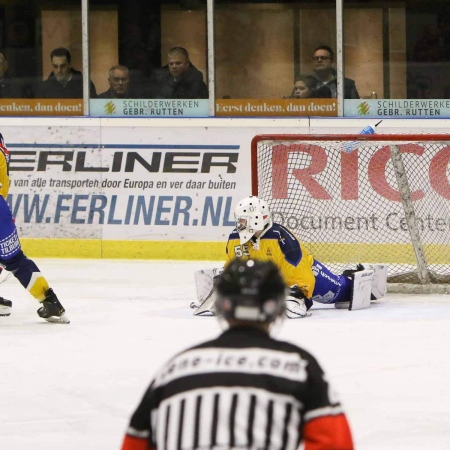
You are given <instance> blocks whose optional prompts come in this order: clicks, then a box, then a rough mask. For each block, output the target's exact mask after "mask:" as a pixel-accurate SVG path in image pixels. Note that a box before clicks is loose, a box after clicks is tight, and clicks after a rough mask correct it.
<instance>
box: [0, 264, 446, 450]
mask: <svg viewBox="0 0 450 450" xmlns="http://www.w3.org/2000/svg"><path fill="white" fill-rule="evenodd" d="M36 262H37V263H38V265H39V266H40V269H41V271H42V272H43V273H44V274H45V275H46V276H47V278H48V280H49V281H50V283H51V285H52V287H53V288H54V290H55V292H56V293H57V295H58V297H59V298H60V300H61V302H62V303H63V305H64V306H65V308H66V311H67V316H69V318H70V319H71V323H70V324H69V325H57V324H50V323H47V322H45V321H43V320H42V319H40V318H39V317H38V316H37V314H36V310H37V308H38V304H37V302H36V301H35V300H34V299H33V298H32V297H31V296H30V295H29V294H28V293H27V292H26V291H25V290H24V289H23V288H22V287H21V286H20V285H19V283H18V282H17V281H16V280H15V279H14V278H10V279H8V280H6V282H4V283H3V284H1V285H0V295H1V296H3V297H5V298H9V299H11V300H13V303H14V305H13V313H12V314H11V316H9V317H0V383H1V384H0V448H1V449H2V450H91V449H92V450H94V449H95V450H109V449H119V448H120V446H121V442H122V437H123V433H124V431H125V428H126V426H127V423H128V419H129V417H130V414H131V413H132V411H133V410H134V408H135V407H136V405H137V403H138V401H139V400H140V398H141V396H142V394H143V392H144V390H145V389H146V387H147V385H148V383H149V381H150V379H151V377H152V375H153V373H154V372H155V370H156V369H157V368H158V367H159V366H160V365H161V363H162V362H164V361H165V360H166V359H167V358H168V357H170V356H172V354H173V353H175V352H178V351H180V350H182V349H184V348H186V347H188V346H191V345H193V344H196V343H198V342H200V341H203V340H206V339H210V338H213V337H215V336H216V335H217V334H218V333H219V332H220V328H219V325H218V323H217V321H216V319H215V318H214V317H195V316H193V315H192V310H190V309H189V304H190V303H191V301H193V300H195V288H194V285H193V272H194V270H198V269H203V268H212V267H217V266H218V263H214V262H206V263H205V262H169V261H162V262H154V261H118V260H114V261H109V260H100V261H99V260H51V259H42V260H36ZM278 337H279V338H281V339H284V340H289V341H292V342H294V343H296V344H298V345H300V346H303V347H304V348H306V349H307V350H309V351H311V352H312V353H313V354H314V355H315V356H316V357H317V358H318V360H319V362H320V363H321V364H322V366H323V367H324V369H325V370H326V371H327V372H328V374H329V378H330V379H331V380H332V382H333V383H334V385H335V387H336V388H337V391H338V392H339V393H340V396H341V400H342V402H343V404H344V407H345V409H346V412H347V415H348V418H349V421H350V425H351V428H352V432H353V436H354V440H355V444H356V448H357V449H362V450H388V449H389V450H391V449H392V450H394V449H395V450H398V449H408V450H411V449H418V450H419V449H420V450H424V449H433V450H438V449H442V450H444V449H445V450H447V449H450V387H449V386H450V370H449V369H450V296H444V295H442V296H439V295H433V296H425V295H414V296H407V295H401V294H390V295H388V296H387V297H386V298H385V299H383V300H381V301H379V302H378V303H376V304H374V305H372V306H371V307H370V308H369V309H366V310H362V311H347V310H336V309H334V308H333V309H330V308H327V307H323V306H321V305H316V306H315V309H314V313H313V315H312V316H311V317H309V318H306V319H300V320H285V322H284V324H283V326H282V328H281V329H280V331H279V333H278Z"/></svg>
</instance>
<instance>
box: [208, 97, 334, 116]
mask: <svg viewBox="0 0 450 450" xmlns="http://www.w3.org/2000/svg"><path fill="white" fill-rule="evenodd" d="M216 116H221V117H260V116H273V117H279V116H285V117H288V116H290V117H292V116H337V100H336V99H334V98H304V99H295V98H286V99H284V98H283V99H233V100H229V99H220V100H216Z"/></svg>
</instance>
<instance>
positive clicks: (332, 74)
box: [313, 45, 359, 98]
mask: <svg viewBox="0 0 450 450" xmlns="http://www.w3.org/2000/svg"><path fill="white" fill-rule="evenodd" d="M333 61H334V53H333V50H331V48H330V47H328V46H326V45H320V46H319V47H317V48H316V49H315V50H314V55H313V62H314V77H315V78H316V80H317V84H316V89H323V90H322V92H323V93H324V96H325V92H326V97H328V98H336V97H337V72H336V70H334V69H333ZM344 98H359V94H358V91H357V89H356V85H355V81H354V80H351V79H350V78H344Z"/></svg>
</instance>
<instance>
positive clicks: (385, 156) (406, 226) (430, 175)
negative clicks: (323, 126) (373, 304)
mask: <svg viewBox="0 0 450 450" xmlns="http://www.w3.org/2000/svg"><path fill="white" fill-rule="evenodd" d="M449 161H450V135H448V136H447V135H393V134H392V135H320V136H314V135H261V136H256V137H255V138H254V139H253V140H252V191H253V194H254V195H258V196H259V197H261V198H263V199H264V200H266V201H268V202H269V204H270V206H271V210H272V212H273V216H274V221H276V222H279V223H281V224H284V225H285V226H287V227H288V228H289V229H290V230H292V231H293V232H294V233H295V234H296V235H297V236H298V238H299V239H300V240H301V241H302V242H303V243H304V245H305V246H306V247H307V248H308V249H309V250H310V251H311V252H312V253H313V255H314V257H315V258H316V259H317V260H319V261H322V262H323V263H326V264H328V265H329V266H330V268H331V269H332V270H334V271H336V273H341V271H342V270H344V269H347V268H354V267H355V264H356V263H364V262H365V263H385V264H388V267H389V270H388V290H389V291H391V292H392V291H394V292H395V291H397V292H417V293H421V292H424V293H425V292H437V293H450V164H449Z"/></svg>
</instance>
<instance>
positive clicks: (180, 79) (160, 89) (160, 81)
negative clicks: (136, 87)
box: [150, 47, 208, 99]
mask: <svg viewBox="0 0 450 450" xmlns="http://www.w3.org/2000/svg"><path fill="white" fill-rule="evenodd" d="M152 84H153V86H152V93H151V94H150V98H183V99H185V98H186V99H188V98H197V99H198V98H208V88H207V87H206V84H205V82H204V81H203V74H202V73H201V72H200V71H199V70H198V69H196V68H195V67H194V66H193V65H192V63H191V62H190V60H189V53H188V52H187V50H186V49H184V48H182V47H174V48H172V49H171V50H170V51H169V55H168V64H167V65H166V66H164V67H162V68H161V69H157V70H156V71H155V74H154V79H153V83H152Z"/></svg>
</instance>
